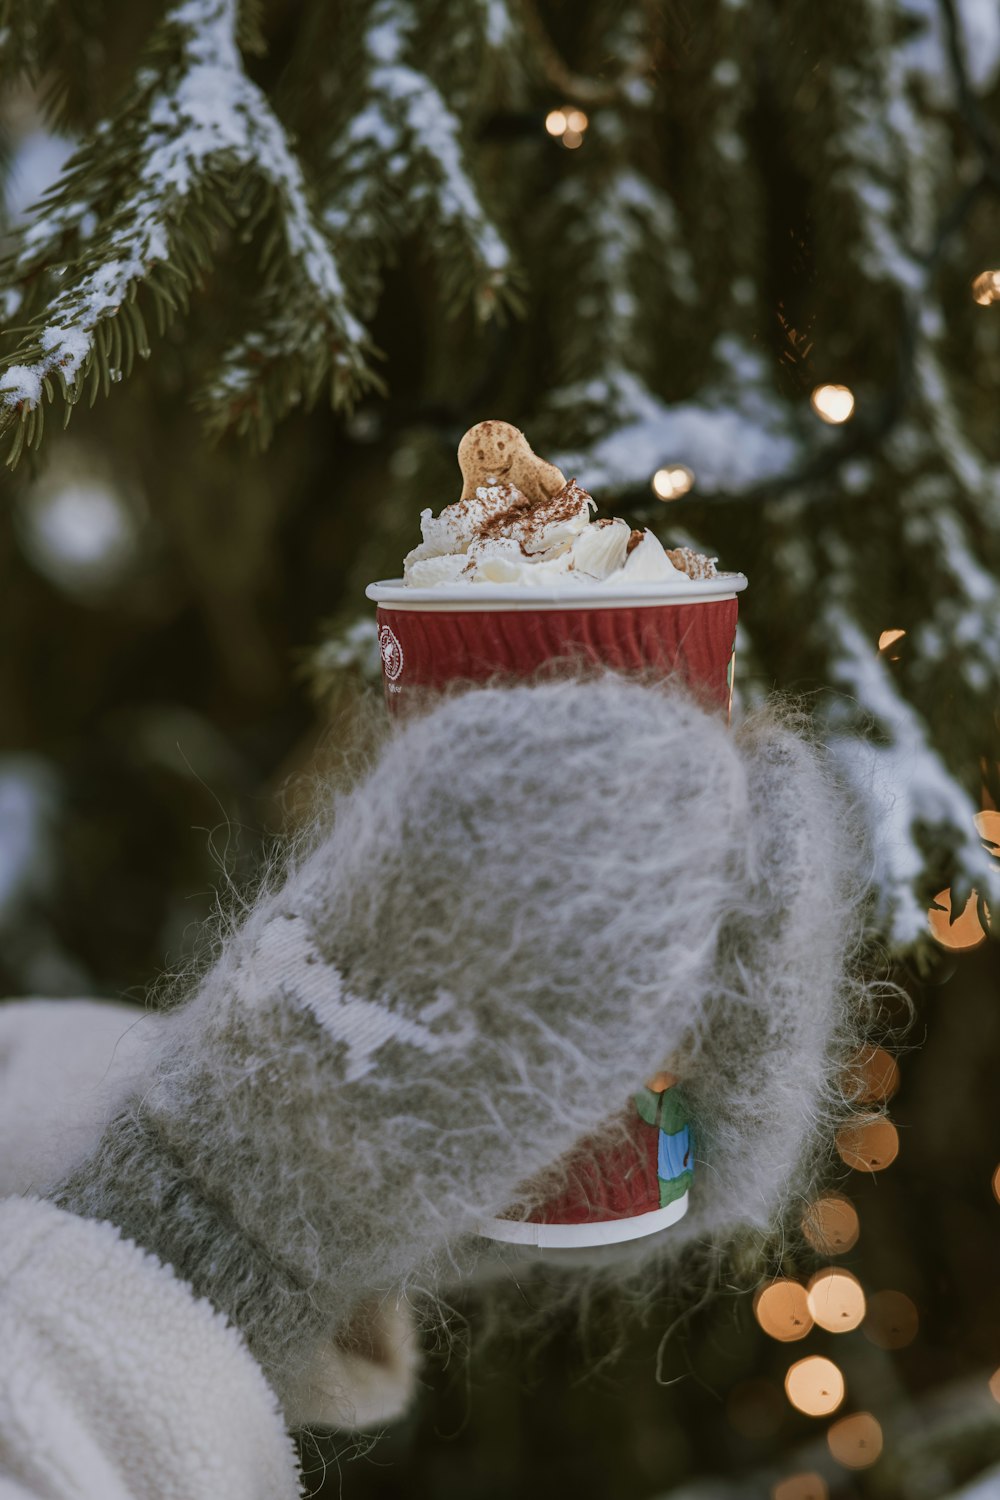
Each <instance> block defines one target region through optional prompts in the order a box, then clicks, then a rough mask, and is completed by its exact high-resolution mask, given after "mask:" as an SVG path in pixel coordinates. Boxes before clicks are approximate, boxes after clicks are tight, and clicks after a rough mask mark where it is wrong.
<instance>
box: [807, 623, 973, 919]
mask: <svg viewBox="0 0 1000 1500" xmlns="http://www.w3.org/2000/svg"><path fill="white" fill-rule="evenodd" d="M826 626H827V634H828V636H829V639H830V642H831V669H830V675H831V680H832V681H833V682H835V683H837V684H838V685H839V686H840V687H841V688H843V689H844V690H845V691H846V692H848V693H849V694H850V695H851V697H852V699H853V700H854V708H853V709H852V705H851V704H850V703H847V702H845V701H844V700H843V699H839V700H836V701H835V703H834V704H833V706H832V708H831V709H830V710H829V711H828V715H827V719H828V723H829V725H830V727H831V729H832V730H833V731H834V732H833V734H832V737H831V738H830V741H829V744H830V749H831V752H832V754H833V756H834V758H835V760H836V762H837V763H838V764H839V765H840V767H841V769H842V770H843V772H844V774H845V776H846V777H847V780H848V781H849V783H850V784H851V785H852V786H853V787H854V789H855V791H856V792H857V794H858V796H859V797H860V799H861V801H862V804H863V805H864V806H865V807H866V808H867V810H868V812H869V815H870V818H871V826H872V828H873V830H874V838H873V843H874V858H875V872H874V873H875V887H876V889H877V891H878V893H879V900H880V903H881V906H882V912H881V916H882V917H883V918H884V919H885V921H886V925H887V929H888V932H889V937H890V941H891V942H892V943H893V944H894V945H895V946H898V947H900V948H905V947H908V946H910V945H912V944H913V943H915V942H916V941H917V940H918V939H919V938H920V937H921V936H922V935H923V934H924V933H925V932H926V929H927V910H926V905H927V903H926V900H925V901H923V902H921V900H920V895H919V889H918V887H919V882H920V881H921V878H922V877H923V876H924V872H925V869H926V865H927V856H926V853H925V851H924V850H923V849H922V848H921V846H920V840H919V833H920V831H921V830H922V829H923V830H926V831H933V832H934V833H936V834H937V836H938V838H939V839H940V840H941V841H942V842H943V843H944V844H945V845H946V846H947V847H948V848H949V849H950V850H951V851H952V853H953V856H954V858H955V861H956V866H957V869H958V871H959V873H960V874H961V875H963V876H965V878H967V879H968V880H970V881H971V882H973V883H974V884H975V885H976V887H977V888H978V890H979V891H980V892H981V893H983V894H986V893H987V892H989V891H991V890H997V889H998V877H997V872H996V870H995V869H994V868H992V867H991V860H990V856H989V855H987V854H986V853H985V852H984V850H983V848H982V845H981V843H980V841H979V838H978V836H977V834H976V829H975V822H974V818H975V815H976V812H977V810H978V809H977V808H976V806H975V804H974V803H973V801H972V798H971V797H970V796H969V795H968V793H967V792H966V791H965V790H964V789H963V788H962V787H961V786H960V785H959V784H958V782H957V781H956V780H955V778H954V777H953V776H952V775H951V773H950V772H949V771H948V769H947V768H946V766H945V764H944V762H943V761H942V760H941V758H940V756H939V755H938V754H937V752H936V750H934V748H933V747H932V745H931V744H930V742H929V740H928V737H927V733H926V730H925V727H924V725H923V723H922V721H921V719H920V716H919V715H918V714H917V712H916V710H915V709H914V708H912V707H911V706H910V704H908V703H907V702H905V700H904V699H903V698H902V697H901V696H900V695H899V693H898V692H897V690H896V687H895V685H894V683H893V681H892V678H891V677H890V675H889V672H888V670H887V667H886V664H885V662H884V660H883V659H882V657H881V656H880V655H879V654H878V652H877V651H876V650H875V649H874V646H873V644H872V642H871V641H870V640H869V639H868V638H867V637H866V636H865V635H864V633H863V632H862V631H861V629H860V628H859V627H858V625H857V624H856V623H855V622H854V621H853V620H852V619H850V618H849V616H848V615H847V614H846V613H845V611H844V610H843V609H842V608H840V607H839V606H834V607H832V608H831V609H830V610H829V611H828V612H827V616H826ZM858 709H860V711H861V715H862V717H866V718H868V719H870V720H873V721H874V723H875V724H876V725H877V727H878V728H879V729H880V730H881V731H882V732H883V733H884V734H885V735H887V736H888V738H889V740H890V743H889V744H888V745H879V744H875V743H873V742H872V740H871V738H870V737H867V736H866V737H864V738H862V737H861V736H859V735H858V734H857V732H856V724H855V725H854V728H853V730H852V727H851V720H852V719H853V718H854V717H855V716H856V711H857V710H858ZM995 864H996V861H993V865H995ZM943 880H944V872H942V883H943Z"/></svg>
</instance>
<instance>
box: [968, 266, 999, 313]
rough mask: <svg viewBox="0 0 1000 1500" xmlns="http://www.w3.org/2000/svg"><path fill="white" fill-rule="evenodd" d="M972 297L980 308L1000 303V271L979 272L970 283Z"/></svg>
mask: <svg viewBox="0 0 1000 1500" xmlns="http://www.w3.org/2000/svg"><path fill="white" fill-rule="evenodd" d="M972 295H973V297H974V298H975V300H976V301H977V302H978V303H979V306H980V307H989V305H990V303H991V302H1000V271H980V273H979V275H978V276H977V277H976V279H975V280H974V281H973V283H972Z"/></svg>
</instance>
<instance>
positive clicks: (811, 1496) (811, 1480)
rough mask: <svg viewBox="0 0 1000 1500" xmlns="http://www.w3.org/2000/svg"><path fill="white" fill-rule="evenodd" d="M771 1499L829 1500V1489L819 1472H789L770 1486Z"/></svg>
mask: <svg viewBox="0 0 1000 1500" xmlns="http://www.w3.org/2000/svg"><path fill="white" fill-rule="evenodd" d="M771 1500H830V1489H829V1486H828V1485H827V1482H826V1480H825V1479H824V1478H823V1476H822V1475H821V1474H789V1476H788V1478H787V1479H779V1480H778V1483H777V1484H775V1485H772V1486H771Z"/></svg>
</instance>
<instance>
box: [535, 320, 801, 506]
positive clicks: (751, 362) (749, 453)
mask: <svg viewBox="0 0 1000 1500" xmlns="http://www.w3.org/2000/svg"><path fill="white" fill-rule="evenodd" d="M716 352H717V354H718V355H719V357H720V359H721V361H722V364H723V372H722V373H721V374H720V376H719V379H718V381H717V382H713V384H712V385H711V386H710V387H707V388H705V389H704V390H702V391H701V392H699V393H698V395H697V397H695V398H693V399H691V400H689V401H680V402H677V403H676V404H674V405H668V404H667V403H666V402H665V401H662V400H661V399H660V398H659V397H658V396H656V395H654V394H653V393H652V392H651V391H650V390H649V388H648V387H647V386H646V385H644V384H643V382H642V381H641V380H640V379H639V378H638V377H637V376H636V375H634V374H633V373H632V372H631V371H629V370H626V369H623V368H621V367H619V368H618V369H615V370H608V371H605V372H604V373H603V374H602V375H601V376H599V377H595V378H594V379H592V380H589V381H584V382H581V383H580V384H578V385H571V386H564V387H563V388H562V389H561V390H559V391H558V392H556V394H555V396H554V397H553V400H552V405H553V406H554V407H555V408H556V409H557V410H560V409H561V410H565V411H566V412H568V413H573V412H574V411H580V410H585V409H586V408H587V407H591V408H593V409H597V410H601V411H604V412H607V413H609V414H611V417H612V420H611V422H610V424H607V425H606V427H605V430H604V431H603V433H602V435H601V436H600V437H598V438H597V439H596V440H595V441H594V442H593V443H591V444H589V445H588V447H587V449H586V456H585V457H584V455H583V454H576V453H569V454H564V455H560V456H559V457H558V459H557V462H558V463H559V466H560V467H561V468H563V469H568V470H569V471H570V472H574V471H581V472H582V471H583V470H584V468H585V469H586V473H587V475H588V483H589V484H590V486H591V487H593V488H594V489H596V490H598V491H600V490H603V489H626V488H635V487H645V486H648V484H649V481H650V478H651V476H652V475H653V474H654V473H655V471H656V470H657V469H659V468H661V467H662V466H663V465H664V464H676V463H680V464H685V465H686V466H687V467H688V468H689V469H691V470H692V471H693V473H694V475H695V479H696V482H697V485H698V491H699V494H701V495H703V496H705V495H711V494H713V493H725V494H739V493H741V492H743V491H746V490H752V489H754V488H755V487H757V486H758V485H761V484H764V483H766V482H767V481H768V480H771V479H774V478H777V477H779V476H782V475H784V474H785V473H787V472H788V471H789V470H790V469H791V468H792V467H793V465H794V463H795V461H796V460H797V459H798V457H799V456H800V454H801V451H802V447H801V443H800V441H799V439H798V438H797V437H796V436H795V434H794V432H793V430H792V427H791V425H790V422H789V418H788V412H787V409H786V407H785V406H784V404H783V403H782V402H781V401H780V400H779V399H778V397H777V395H775V394H774V393H773V392H771V391H770V390H769V388H768V381H767V371H766V369H765V368H764V360H763V359H762V357H761V356H760V355H759V354H758V353H757V352H756V351H755V350H752V349H749V348H747V347H746V346H745V345H743V344H740V343H738V342H737V341H736V340H734V339H725V338H724V339H721V340H720V341H719V345H718V348H717V351H716Z"/></svg>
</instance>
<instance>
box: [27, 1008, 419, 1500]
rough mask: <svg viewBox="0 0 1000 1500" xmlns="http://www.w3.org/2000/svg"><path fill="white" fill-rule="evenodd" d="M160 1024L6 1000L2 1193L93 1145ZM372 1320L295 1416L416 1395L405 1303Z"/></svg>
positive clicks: (133, 1011)
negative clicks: (367, 1343)
mask: <svg viewBox="0 0 1000 1500" xmlns="http://www.w3.org/2000/svg"><path fill="white" fill-rule="evenodd" d="M159 1025H160V1017H159V1016H158V1015H156V1014H155V1013H153V1012H150V1011H144V1010H142V1009H141V1008H140V1007H138V1006H134V1005H122V1004H120V1003H118V1002H115V1001H107V1000H16V1001H5V1002H4V1003H3V1004H2V1005H0V1199H2V1198H3V1197H4V1196H5V1195H6V1194H9V1193H20V1194H27V1193H35V1194H41V1193H43V1192H44V1191H45V1189H46V1188H47V1187H48V1186H50V1185H51V1184H52V1183H53V1182H54V1181H57V1180H58V1179H59V1178H60V1177H62V1176H63V1175H64V1174H66V1173H67V1172H69V1171H70V1170H71V1169H72V1168H73V1167H74V1166H75V1165H76V1163H77V1162H78V1161H79V1160H80V1158H81V1157H82V1156H84V1155H85V1154H86V1153H87V1152H88V1151H89V1150H90V1149H92V1147H93V1146H94V1144H95V1142H96V1141H97V1139H98V1137H99V1136H100V1134H101V1131H102V1129H103V1128H104V1126H105V1124H106V1122H107V1120H108V1119H109V1117H110V1116H111V1114H113V1112H114V1110H115V1109H116V1108H117V1107H118V1105H119V1104H120V1103H121V1101H122V1100H123V1099H124V1098H125V1097H126V1095H127V1094H128V1092H129V1090H130V1089H131V1088H132V1087H134V1085H135V1081H136V1079H137V1078H139V1077H140V1076H141V1072H142V1068H143V1066H144V1063H145V1060H146V1056H147V1054H148V1052H149V1049H150V1048H151V1047H152V1046H153V1045H154V1044H155V1042H156V1040H157V1036H158V1033H159ZM370 1325H371V1337H372V1345H371V1349H370V1350H369V1351H367V1352H366V1351H365V1350H364V1349H362V1348H355V1349H347V1348H345V1347H343V1346H342V1345H341V1344H337V1343H334V1342H332V1341H329V1340H328V1341H325V1342H323V1343H321V1344H320V1346H319V1347H318V1348H317V1350H316V1353H315V1357H314V1359H313V1362H312V1366H311V1368H310V1369H309V1371H307V1373H306V1374H305V1376H304V1377H303V1380H302V1383H301V1389H300V1390H299V1391H297V1392H296V1393H295V1397H296V1399H295V1400H294V1401H293V1402H292V1403H290V1407H289V1416H290V1419H294V1421H295V1423H296V1425H300V1426H307V1425H311V1426H316V1427H341V1428H343V1427H346V1428H350V1427H364V1428H366V1429H371V1428H375V1427H382V1426H384V1425H385V1423H387V1422H391V1421H394V1420H395V1419H396V1418H398V1417H399V1416H401V1415H402V1413H403V1412H404V1411H405V1410H406V1409H407V1407H408V1406H409V1405H410V1404H411V1402H412V1400H413V1396H414V1392H415V1388H416V1379H417V1368H418V1365H419V1361H420V1344H419V1340H418V1338H417V1335H416V1331H415V1329H414V1326H413V1321H412V1318H411V1317H410V1315H409V1312H408V1309H407V1307H406V1305H405V1303H403V1302H399V1303H394V1302H393V1301H392V1299H390V1298H386V1299H385V1301H384V1303H383V1304H382V1305H381V1306H380V1307H378V1308H375V1309H371V1310H370ZM4 1359H5V1345H4V1343H3V1342H2V1340H0V1363H2V1362H3V1361H4ZM0 1468H2V1465H0ZM13 1493H14V1494H16V1493H17V1491H16V1490H15V1491H14V1492H13ZM30 1493H33V1492H31V1491H29V1494H30ZM150 1493H153V1492H150ZM219 1493H220V1495H221V1494H225V1493H227V1492H225V1491H220V1492H219ZM233 1493H236V1492H235V1491H233ZM0 1500H8V1495H7V1494H6V1493H5V1491H4V1489H3V1479H2V1478H0Z"/></svg>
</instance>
